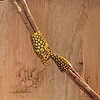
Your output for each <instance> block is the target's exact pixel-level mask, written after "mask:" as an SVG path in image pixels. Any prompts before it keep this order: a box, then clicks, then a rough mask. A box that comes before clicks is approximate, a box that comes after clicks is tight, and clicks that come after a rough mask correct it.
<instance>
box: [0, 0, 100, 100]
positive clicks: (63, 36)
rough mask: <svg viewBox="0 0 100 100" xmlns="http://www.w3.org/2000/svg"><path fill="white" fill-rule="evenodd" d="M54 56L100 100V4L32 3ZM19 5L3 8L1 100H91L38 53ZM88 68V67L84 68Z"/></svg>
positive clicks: (78, 0) (87, 0) (83, 0)
mask: <svg viewBox="0 0 100 100" xmlns="http://www.w3.org/2000/svg"><path fill="white" fill-rule="evenodd" d="M27 3H28V5H29V8H30V11H31V13H32V15H33V17H34V19H35V20H36V23H37V25H38V27H39V29H40V30H41V32H42V33H43V35H44V36H45V38H46V39H47V41H48V43H49V45H50V47H51V48H52V51H53V52H56V53H58V54H60V55H62V56H64V57H65V58H66V59H68V60H69V61H70V62H71V63H72V65H73V67H74V68H75V70H76V71H77V72H78V73H80V75H81V76H82V77H83V78H84V79H85V81H86V82H87V83H88V84H89V85H90V86H91V87H92V88H93V89H94V90H95V91H96V92H97V93H98V94H99V95H100V0H27ZM29 35H30V33H29V32H28V31H27V29H26V27H25V26H24V24H23V21H22V20H21V18H20V15H19V13H18V12H17V10H16V8H15V7H14V5H13V4H12V3H11V2H10V0H9V1H7V0H5V1H4V2H0V100H91V99H90V98H88V97H87V96H86V95H85V94H84V93H83V92H82V91H81V90H80V89H79V88H78V87H77V86H76V85H75V84H74V83H73V82H72V81H71V80H70V79H69V77H68V76H66V75H65V74H64V73H61V72H60V71H59V70H58V68H57V67H56V65H55V64H54V63H53V62H52V61H50V62H51V65H49V66H44V65H43V64H42V63H41V61H40V59H39V58H38V57H37V56H36V54H35V53H34V51H33V48H32V45H31V42H30V37H29ZM82 63H83V64H82Z"/></svg>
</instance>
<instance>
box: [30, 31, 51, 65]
mask: <svg viewBox="0 0 100 100" xmlns="http://www.w3.org/2000/svg"><path fill="white" fill-rule="evenodd" d="M31 41H32V45H33V48H34V51H35V52H36V54H37V55H38V57H39V58H40V59H41V61H42V63H43V64H44V65H49V64H50V63H49V62H48V60H49V58H50V57H51V50H50V48H49V46H48V43H47V41H46V40H45V39H44V37H43V35H42V33H41V32H40V31H38V32H35V33H32V35H31Z"/></svg>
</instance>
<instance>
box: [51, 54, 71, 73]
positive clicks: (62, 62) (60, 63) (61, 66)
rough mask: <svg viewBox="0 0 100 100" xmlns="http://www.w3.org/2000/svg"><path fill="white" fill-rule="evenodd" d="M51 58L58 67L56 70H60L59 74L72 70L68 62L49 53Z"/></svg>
mask: <svg viewBox="0 0 100 100" xmlns="http://www.w3.org/2000/svg"><path fill="white" fill-rule="evenodd" d="M51 58H52V59H53V61H54V62H55V63H56V64H57V66H58V68H59V69H60V71H61V72H65V71H67V70H68V69H69V68H72V65H71V64H70V62H69V61H68V60H66V59H65V58H64V57H62V56H59V55H57V54H54V53H51Z"/></svg>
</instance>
